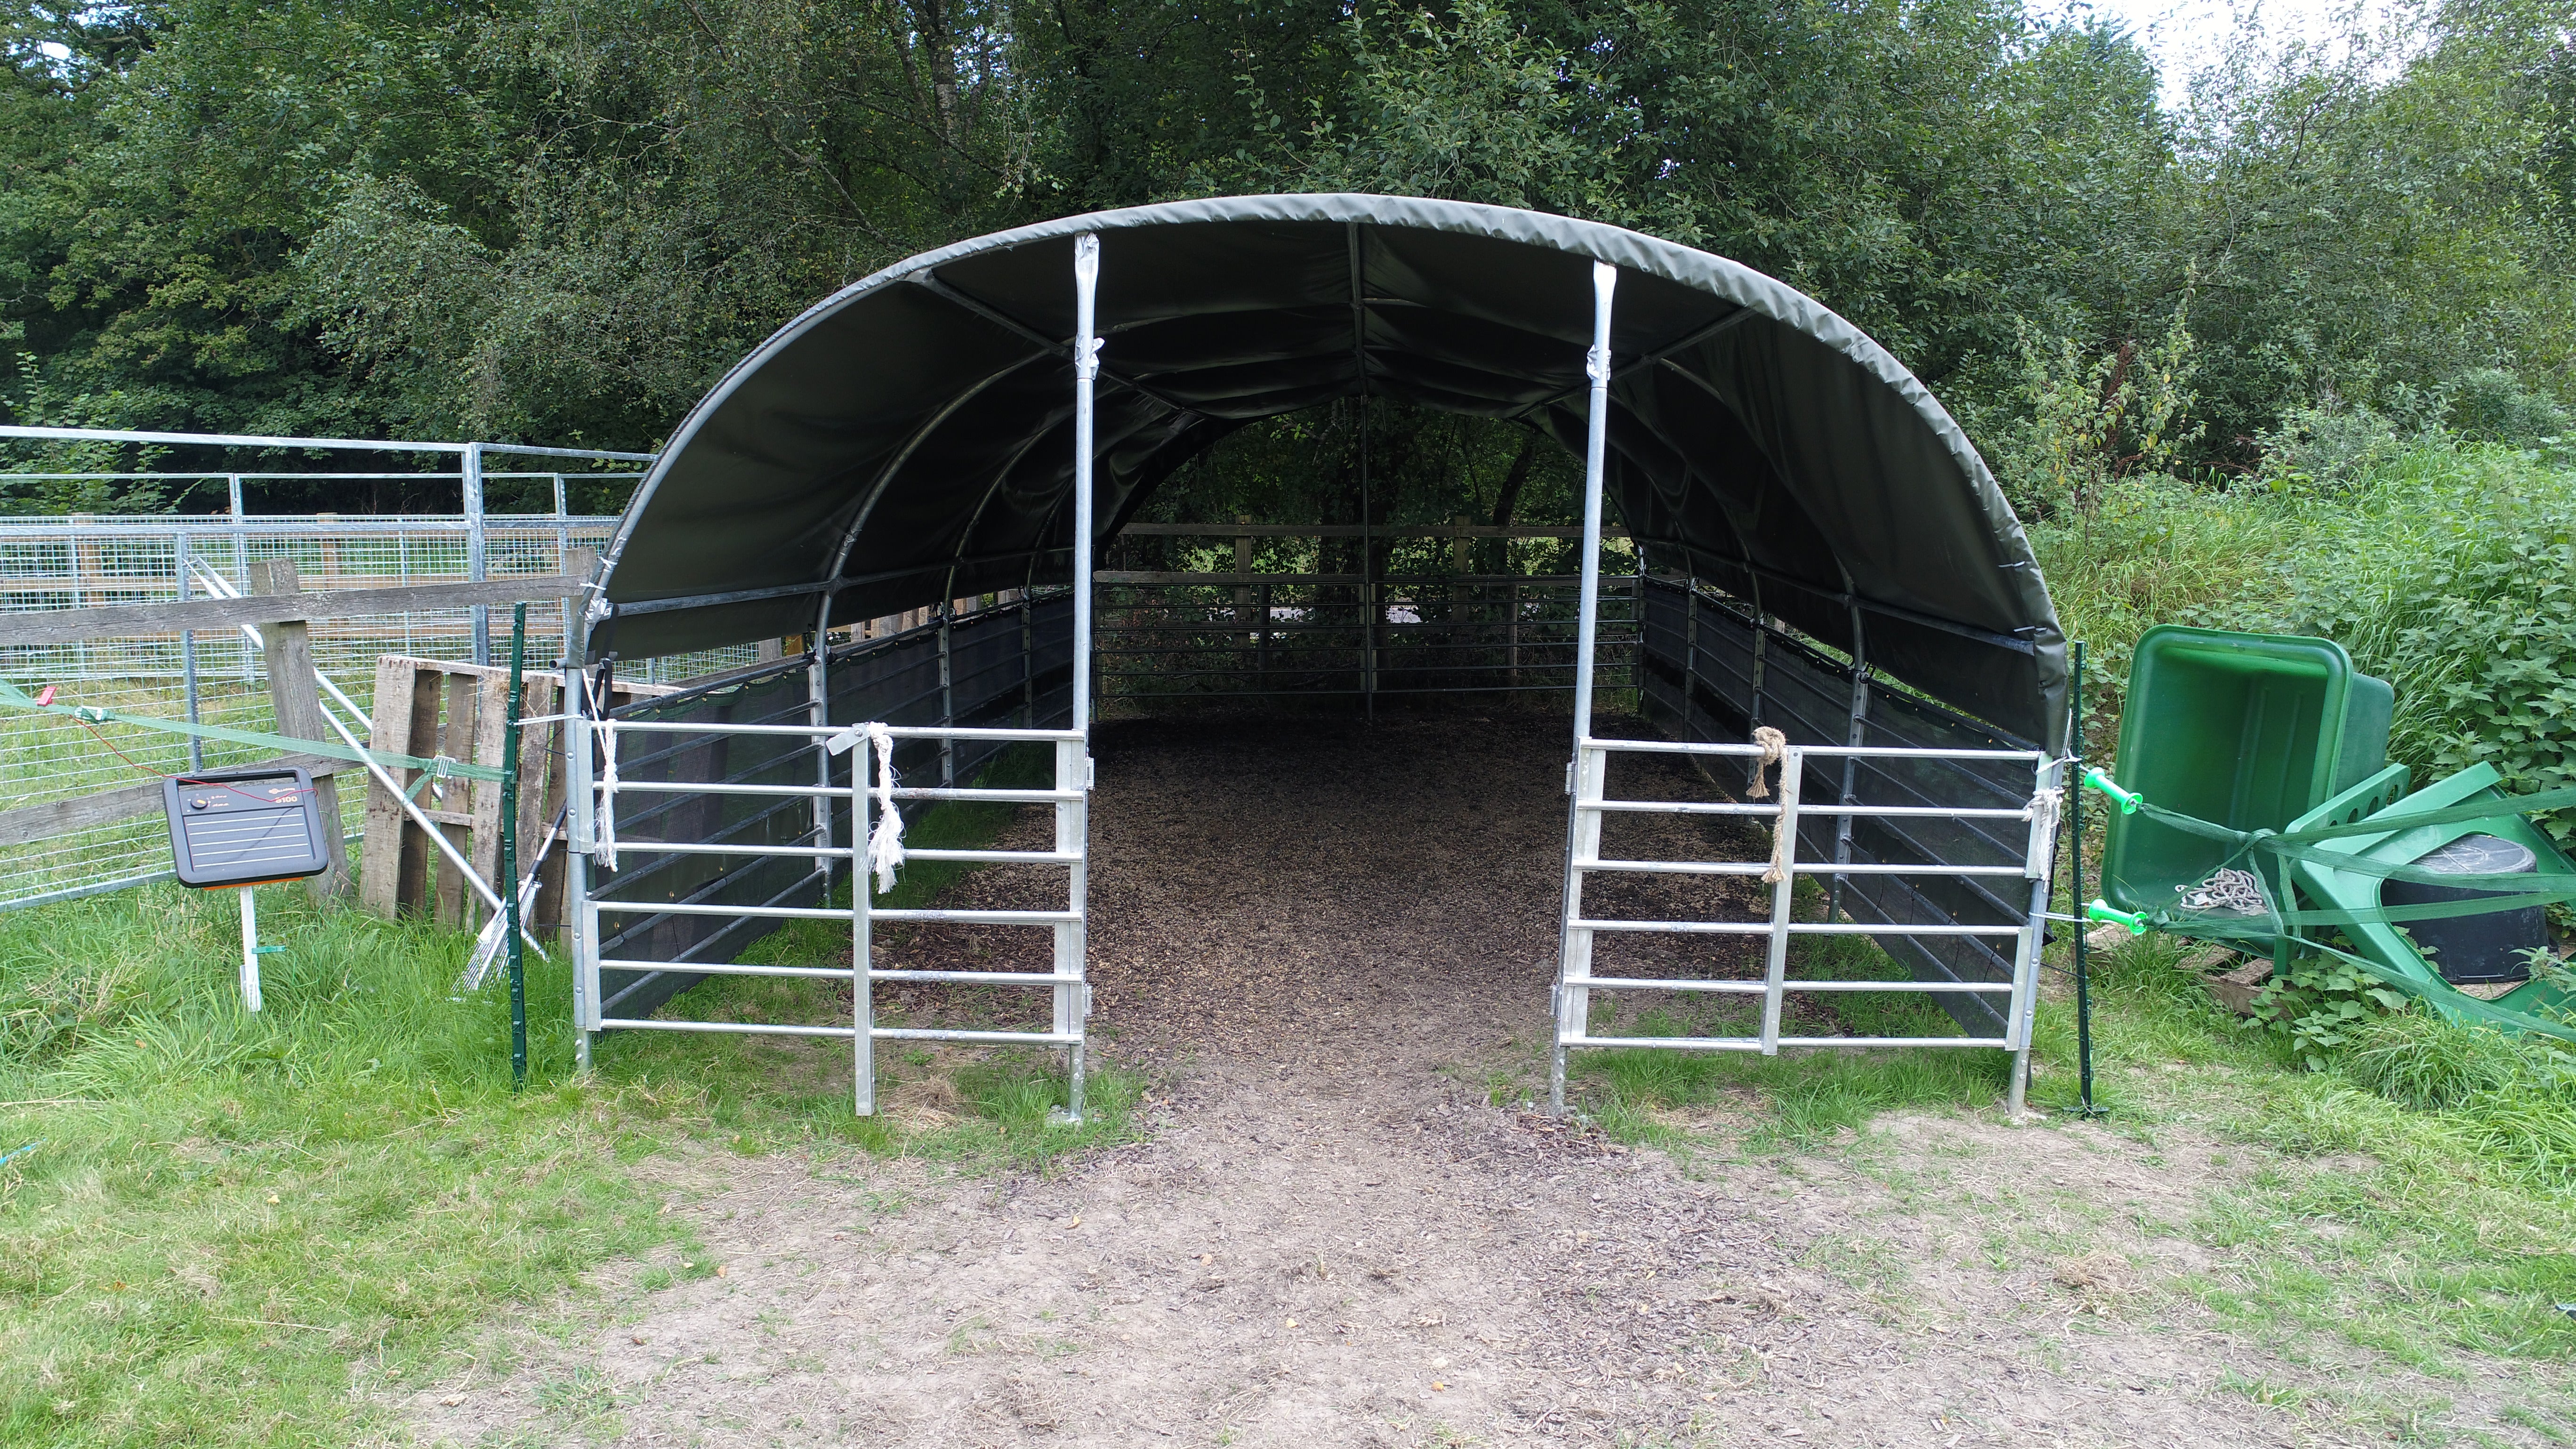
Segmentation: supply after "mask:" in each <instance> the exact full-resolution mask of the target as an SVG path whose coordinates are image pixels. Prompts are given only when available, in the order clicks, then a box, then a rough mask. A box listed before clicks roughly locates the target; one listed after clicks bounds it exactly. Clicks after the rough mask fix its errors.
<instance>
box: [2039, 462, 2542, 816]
mask: <svg viewBox="0 0 2576 1449" xmlns="http://www.w3.org/2000/svg"><path fill="white" fill-rule="evenodd" d="M2381 436H2382V438H2383V440H2384V444H2385V451H2384V453H2383V454H2382V455H2380V456H2376V457H2371V458H2366V459H2362V460H2359V461H2355V462H2353V463H2352V464H2351V465H2350V466H2349V467H2348V468H2347V469H2346V470H2344V471H2343V472H2342V473H2341V474H2339V475H2338V477H2337V481H2335V482H2333V483H2331V484H2327V483H2323V482H2318V481H2316V480H2314V479H2313V478H2311V477H2309V476H2307V475H2304V474H2299V473H2289V474H2286V475H2285V474H2278V473H2276V474H2273V475H2271V476H2269V477H2257V478H2253V479H2249V480H2247V481H2245V482H2243V483H2241V484H2239V485H2237V486H2235V487H2231V488H2226V489H2211V488H2205V487H2197V488H2196V487H2192V486H2189V485H2185V484H2182V483H2178V482H2176V481H2174V480H2172V479H2170V478H2164V477H2152V478H2138V479H2127V480H2121V481H2119V482H2116V483H2114V484H2112V485H2111V486H2110V487H2109V488H2108V489H2107V490H2106V491H2105V492H2104V493H2103V494H2102V496H2101V497H2100V499H2099V500H2098V502H2096V503H2095V504H2094V505H2093V506H2091V507H2088V508H2086V509H2083V510H2081V511H2074V512H2070V513H2068V514H2067V515H2065V516H2062V517H2059V518H2056V519H2053V520H2051V521H2049V522H2046V523H2043V524H2040V525H2037V526H2035V527H2034V528H2033V530H2032V535H2033V541H2034V543H2035V545H2036V546H2037V548H2038V549H2039V552H2040V557H2041V564H2042V567H2043V568H2044V569H2045V570H2046V572H2047V575H2048V580H2049V585H2050V588H2051V590H2052V591H2053V592H2054V593H2055V595H2056V598H2057V604H2058V609H2059V612H2060V613H2061V614H2062V615H2063V616H2064V617H2065V620H2066V626H2067V632H2068V634H2069V635H2070V637H2074V638H2080V639H2085V640H2087V641H2088V642H2089V645H2090V650H2091V656H2092V658H2093V660H2094V661H2095V667H2094V668H2093V670H2092V671H2091V673H2090V675H2089V680H2090V684H2091V688H2090V690H2089V698H2090V699H2091V701H2092V704H2093V714H2092V722H2091V724H2090V726H2089V729H2090V732H2091V733H2092V734H2093V736H2094V737H2095V738H2096V739H2107V738H2109V736H2108V735H2107V734H2106V733H2103V731H2104V730H2105V729H2106V728H2108V727H2109V726H2110V721H2111V720H2113V719H2114V718H2116V715H2117V711H2118V709H2119V705H2120V688H2121V685H2122V683H2123V682H2124V681H2125V679H2126V677H2127V674H2128V655H2129V648H2130V646H2131V645H2132V644H2133V643H2134V642H2135V641H2136V639H2137V637H2138V635H2139V634H2140V633H2141V632H2143V631H2144V630H2145V628H2146V627H2147V626H2148V625H2151V624H2156V623H2188V624H2201V625H2206V626H2209V627H2212V628H2224V629H2255V630H2263V631H2267V632H2275V633H2291V634H2321V635H2324V636H2326V637H2328V638H2331V639H2334V640H2337V641H2338V642H2340V643H2342V644H2343V646H2344V647H2345V648H2347V649H2349V650H2351V651H2352V655H2353V659H2354V661H2355V662H2356V663H2358V664H2359V665H2360V666H2361V667H2362V668H2363V669H2364V670H2366V671H2368V672H2370V673H2372V674H2376V675H2379V676H2381V677H2382V678H2385V679H2387V680H2388V681H2389V682H2390V683H2391V684H2393V685H2395V686H2396V689H2397V719H2396V723H2395V729H2394V732H2393V735H2392V738H2391V740H2390V744H2389V751H2390V754H2391V755H2392V756H2394V757H2395V758H2397V759H2399V760H2402V761H2404V762H2406V763H2407V764H2409V765H2411V766H2413V767H2414V768H2415V770H2416V771H2417V773H2418V777H2419V778H2422V777H2426V776H2431V775H2441V774H2448V773H2450V772H2452V771H2455V770H2459V769H2463V768H2465V767H2467V766H2469V765H2472V764H2476V763H2480V762H2485V763H2488V764H2492V765H2494V766H2495V767H2496V769H2497V770H2498V771H2499V772H2501V773H2502V774H2503V775H2504V777H2505V781H2506V784H2507V786H2508V787H2509V788H2511V789H2513V790H2516V791H2534V790H2544V789H2553V788H2556V787H2559V786H2563V785H2576V470H2571V468H2570V467H2569V466H2568V460H2567V459H2566V455H2565V454H2563V453H2557V452H2543V451H2534V450H2517V449H2512V448H2506V447H2501V446H2496V445H2492V444H2476V443H2467V442H2463V441H2460V440H2458V439H2455V438H2450V437H2446V436H2441V435H2433V436H2427V437H2419V438H2418V439H2416V440H2414V441H2412V442H2404V443H2401V442H2399V441H2397V440H2395V439H2394V438H2393V437H2391V436H2388V435H2385V434H2382V435H2381ZM2551 828H2552V830H2553V832H2554V833H2556V834H2558V835H2559V837H2560V838H2561V839H2568V838H2571V831H2572V830H2576V821H2571V819H2570V817H2569V816H2568V815H2567V814H2566V813H2565V812H2562V813H2561V814H2560V815H2559V816H2557V817H2556V818H2555V819H2554V820H2553V821H2552V823H2551Z"/></svg>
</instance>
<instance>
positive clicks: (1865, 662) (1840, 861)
mask: <svg viewBox="0 0 2576 1449" xmlns="http://www.w3.org/2000/svg"><path fill="white" fill-rule="evenodd" d="M1851 631H1852V672H1851V731H1850V734H1849V737H1848V738H1846V739H1845V740H1844V741H1843V743H1845V744H1847V745H1850V746H1851V747H1852V748H1853V749H1859V748H1860V747H1861V746H1862V745H1864V744H1867V743H1868V742H1869V738H1868V737H1869V643H1868V636H1866V635H1864V634H1863V633H1862V632H1861V619H1860V609H1859V607H1858V606H1857V605H1855V606H1854V607H1853V609H1852V611H1851ZM1859 771H1860V759H1859V757H1858V756H1856V755H1845V756H1843V782H1842V796H1841V799H1840V800H1839V801H1838V802H1837V803H1840V804H1844V805H1849V804H1851V803H1852V795H1853V792H1854V791H1855V790H1856V789H1857V788H1858V782H1859ZM1851 854H1852V817H1851V816H1849V815H1845V816H1842V817H1841V818H1839V819H1837V820H1836V821H1835V822H1834V864H1836V865H1849V864H1851ZM1842 908H1843V875H1842V872H1841V871H1836V872H1834V878H1833V883H1832V886H1831V888H1830V889H1828V890H1827V891H1826V893H1825V919H1826V920H1828V921H1830V920H1834V919H1836V918H1838V917H1839V916H1840V915H1841V913H1842Z"/></svg>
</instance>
